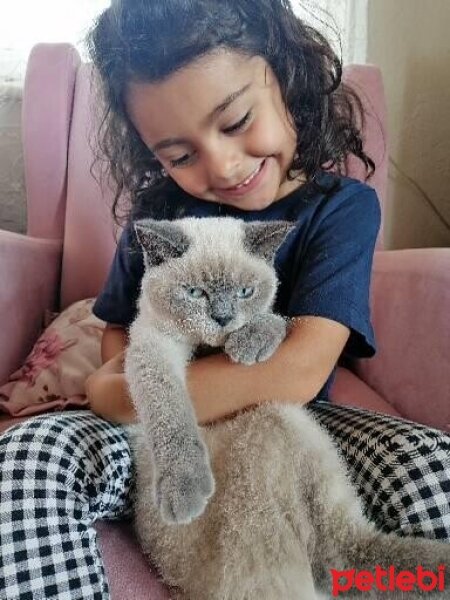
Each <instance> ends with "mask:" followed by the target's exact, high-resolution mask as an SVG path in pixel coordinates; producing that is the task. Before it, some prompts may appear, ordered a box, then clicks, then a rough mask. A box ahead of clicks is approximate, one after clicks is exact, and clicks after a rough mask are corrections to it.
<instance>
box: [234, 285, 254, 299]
mask: <svg viewBox="0 0 450 600" xmlns="http://www.w3.org/2000/svg"><path fill="white" fill-rule="evenodd" d="M254 293H255V288H252V287H243V288H240V289H239V290H238V291H237V294H236V295H237V297H238V298H241V299H245V298H250V297H251V296H253V294H254Z"/></svg>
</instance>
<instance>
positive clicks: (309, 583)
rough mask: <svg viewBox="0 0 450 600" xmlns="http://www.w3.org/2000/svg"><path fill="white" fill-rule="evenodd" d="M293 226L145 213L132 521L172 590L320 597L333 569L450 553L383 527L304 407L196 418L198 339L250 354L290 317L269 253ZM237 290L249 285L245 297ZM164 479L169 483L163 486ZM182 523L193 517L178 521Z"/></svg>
mask: <svg viewBox="0 0 450 600" xmlns="http://www.w3.org/2000/svg"><path fill="white" fill-rule="evenodd" d="M289 227H290V226H289V225H287V224H283V223H275V224H270V223H252V224H249V223H243V222H241V221H237V220H233V219H200V220H198V219H182V220H180V221H177V222H175V223H174V222H172V223H171V222H153V221H148V222H146V223H140V224H139V225H138V226H137V232H138V237H139V240H140V242H141V244H142V246H143V248H144V252H145V256H146V262H147V269H146V275H145V278H144V280H143V283H142V292H141V298H140V304H139V311H140V312H139V316H138V318H137V320H136V321H135V323H134V324H133V326H132V329H131V336H130V349H129V351H128V353H127V358H126V372H127V376H128V378H129V382H130V390H131V393H132V396H133V399H134V402H135V405H136V408H137V412H138V415H139V418H140V425H137V426H135V427H132V428H130V439H131V441H132V445H133V450H134V458H135V469H136V497H135V528H136V532H137V535H138V538H139V540H140V542H141V545H142V548H143V550H144V552H146V553H147V554H148V556H149V558H150V560H151V562H152V563H153V564H154V565H156V566H157V568H158V570H159V572H160V573H161V575H162V577H163V578H164V580H165V581H166V582H167V583H168V584H169V585H171V586H173V590H172V598H179V599H183V600H188V599H189V600H318V599H319V598H321V599H322V598H331V589H332V580H331V572H330V571H331V569H335V570H338V571H344V570H351V569H356V570H357V571H360V570H369V571H372V572H373V571H374V568H375V567H376V566H377V565H379V566H380V567H382V568H385V569H387V568H388V567H390V566H395V567H396V569H397V570H409V571H415V569H416V567H417V565H418V564H420V565H422V566H423V567H424V568H426V569H430V570H432V571H434V572H436V571H437V569H438V567H439V566H440V565H449V564H450V545H447V544H441V543H438V542H433V541H431V540H424V539H419V538H401V537H398V536H396V535H394V534H389V535H387V534H384V533H381V532H379V531H377V530H376V529H375V527H374V525H373V524H372V523H369V522H368V521H367V519H366V518H365V517H364V515H363V511H362V507H361V504H360V501H359V499H358V497H357V495H356V493H355V491H354V490H353V487H352V485H351V483H350V480H349V478H348V475H347V471H346V467H345V463H344V461H343V459H342V458H341V457H340V455H339V453H338V451H337V450H336V448H335V447H334V445H333V443H332V441H331V440H330V438H329V436H328V435H327V434H326V433H325V431H324V430H322V428H321V427H320V426H319V424H318V423H316V422H315V420H314V419H313V417H312V416H311V415H310V414H309V413H308V411H307V410H306V409H304V408H303V407H301V406H298V405H294V404H292V405H281V404H275V403H274V404H265V405H261V406H259V407H257V408H254V409H252V410H248V411H246V412H243V413H241V414H239V415H237V416H236V417H234V418H233V419H229V420H227V421H225V422H220V423H215V424H214V425H211V426H205V427H201V428H200V430H199V428H197V427H196V425H195V418H194V415H193V412H192V406H191V405H190V402H189V399H188V398H187V395H186V391H185V387H184V368H185V366H186V364H187V361H189V360H190V359H191V358H192V356H193V349H194V348H195V347H196V346H197V345H200V344H206V345H208V346H224V349H225V351H226V352H228V354H229V355H230V356H231V357H232V358H233V359H234V360H238V361H242V362H246V363H247V364H252V363H253V362H255V361H256V360H264V359H265V358H267V357H268V356H270V354H271V353H272V352H274V351H275V349H276V347H277V346H278V345H279V343H281V341H282V339H283V337H284V335H285V329H286V324H285V322H284V320H277V319H274V318H273V317H275V315H273V314H272V313H271V312H270V307H271V306H272V301H273V298H274V294H275V291H276V275H275V273H274V269H273V267H272V266H271V263H272V260H273V256H274V252H275V250H276V249H277V247H278V246H279V244H280V243H282V241H283V239H284V237H285V235H286V234H287V233H288V232H289ZM269 272H271V275H269ZM183 285H188V286H189V287H190V288H192V289H196V290H199V289H202V290H207V294H208V298H209V300H208V301H207V298H206V296H204V295H203V294H200V292H199V291H196V292H195V293H194V296H195V298H194V299H196V300H200V303H199V304H197V305H196V304H195V302H194V301H193V300H194V299H192V300H188V296H186V294H185V291H186V290H185V291H184V292H182V291H181V290H182V286H183ZM248 288H251V289H252V291H253V293H252V294H251V293H250V292H249V291H248ZM192 289H191V290H190V291H191V292H192ZM238 289H241V291H242V290H244V289H245V290H246V291H245V292H242V293H241V294H240V295H241V296H242V297H241V298H239V299H237V298H236V293H235V292H236V290H238ZM260 289H262V290H264V291H263V292H261V295H259V293H260V292H259V291H258V290H260ZM244 300H246V301H247V302H244ZM211 313H212V315H213V317H211ZM211 318H212V319H213V320H214V318H215V319H216V322H218V320H221V321H222V325H223V330H222V331H221V330H220V327H217V326H216V325H213V324H208V323H209V321H211ZM198 321H200V324H199V323H198ZM272 325H273V328H272ZM274 332H275V333H274ZM161 365H163V366H162V367H161ZM174 380H175V383H174ZM167 390H169V392H167ZM171 394H173V395H174V396H172V395H171ZM177 394H178V396H179V397H178V404H177V405H176V406H175V411H174V412H173V409H174V406H173V405H172V404H171V402H172V401H173V397H177ZM211 401H212V402H213V401H214V398H212V399H211ZM183 427H186V432H184V431H183V430H182V429H183ZM155 439H156V440H157V441H155ZM156 444H161V446H160V447H159V448H157V449H156V451H155V445H156ZM166 460H167V461H168V462H167V463H166V464H165V463H164V461H166ZM210 469H211V470H212V472H213V473H214V479H213V478H212V476H210V475H209V473H211V470H210ZM180 473H183V476H182V477H181V478H180ZM164 477H166V478H168V481H169V482H170V485H168V486H165V485H161V478H163V481H164ZM214 480H215V483H214ZM186 482H187V483H186ZM180 486H181V487H180ZM193 489H198V490H199V492H198V493H197V495H196V494H193V493H192V490H193ZM155 492H156V494H155ZM186 492H187V494H186V495H185V493H186ZM166 494H168V496H166ZM155 500H156V502H155ZM176 521H178V523H184V524H178V525H174V524H170V523H174V522H176ZM445 593H446V592H443V593H441V594H433V593H423V592H421V591H420V590H417V591H415V592H405V593H403V592H399V591H388V592H383V593H382V597H383V598H386V599H389V600H394V599H395V600H397V599H400V598H403V599H404V600H408V599H410V598H411V599H412V598H420V597H427V598H434V597H440V598H444V597H445ZM341 597H342V598H372V599H373V598H379V597H380V592H379V591H378V590H376V589H375V588H374V589H373V590H372V591H367V592H364V593H361V592H355V591H354V589H353V590H349V591H348V592H346V593H343V594H342V595H341Z"/></svg>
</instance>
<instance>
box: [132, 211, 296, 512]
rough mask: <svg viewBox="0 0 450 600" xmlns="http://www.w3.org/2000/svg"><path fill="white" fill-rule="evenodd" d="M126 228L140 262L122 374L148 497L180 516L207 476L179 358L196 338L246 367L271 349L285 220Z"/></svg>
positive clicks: (196, 505)
mask: <svg viewBox="0 0 450 600" xmlns="http://www.w3.org/2000/svg"><path fill="white" fill-rule="evenodd" d="M135 229H136V234H137V237H138V239H139V242H140V243H141V245H142V248H143V251H144V257H145V263H146V268H145V274H144V277H143V280H142V286H141V294H140V299H139V306H138V315H137V317H136V319H135V321H134V323H133V324H132V326H131V329H130V334H129V338H130V341H129V347H128V350H127V353H126V359H125V373H126V377H127V381H128V384H129V388H130V392H131V397H132V400H133V402H134V405H135V407H136V410H137V414H138V417H139V421H140V422H141V423H142V426H143V427H144V429H145V431H146V432H147V435H148V450H149V453H148V454H149V459H150V457H151V459H152V464H153V467H154V471H155V481H154V485H153V490H154V499H155V502H156V504H157V505H158V507H159V509H160V511H161V515H162V517H163V518H164V519H165V521H166V522H168V523H189V522H190V521H191V520H192V519H193V518H195V517H198V516H199V515H200V514H201V513H202V512H203V511H204V509H205V506H206V503H207V501H208V499H209V498H210V497H211V495H212V494H213V493H214V478H213V475H212V472H211V468H210V464H209V457H208V453H207V451H206V448H205V445H204V442H203V440H202V436H201V433H200V430H199V427H198V425H197V419H196V416H195V414H194V410H193V407H192V404H191V401H190V398H189V395H188V391H187V386H186V380H185V379H186V365H187V364H188V362H189V361H190V360H191V359H192V358H193V356H194V353H195V351H196V349H197V348H200V347H202V346H203V347H204V346H205V345H207V346H210V347H223V349H224V351H225V352H226V353H227V354H228V355H229V357H230V358H231V359H233V360H234V361H236V362H241V363H245V364H248V365H250V364H253V363H255V362H256V361H261V360H265V359H267V358H268V357H269V356H271V355H272V354H273V352H274V351H275V350H276V348H277V347H278V346H279V344H280V342H281V341H282V340H283V339H284V337H285V335H286V321H285V319H284V318H283V317H281V316H279V315H275V314H274V313H273V312H272V310H271V307H272V304H273V301H274V299H275V294H276V290H277V277H276V273H275V270H274V269H273V268H272V266H271V264H270V263H271V261H272V260H273V257H274V254H275V251H276V250H277V248H278V246H279V245H280V244H281V242H282V241H283V240H284V238H285V237H286V235H287V233H288V232H289V231H290V229H292V225H291V224H289V223H286V222H284V221H282V222H280V221H277V222H269V223H264V222H258V223H252V224H245V223H244V222H242V221H240V220H237V219H232V218H227V219H224V218H222V219H220V218H210V219H198V218H185V219H180V220H178V221H177V222H176V223H175V222H172V221H155V220H151V219H148V220H146V221H140V222H138V223H136V225H135ZM211 401H212V402H213V401H214V399H212V400H211Z"/></svg>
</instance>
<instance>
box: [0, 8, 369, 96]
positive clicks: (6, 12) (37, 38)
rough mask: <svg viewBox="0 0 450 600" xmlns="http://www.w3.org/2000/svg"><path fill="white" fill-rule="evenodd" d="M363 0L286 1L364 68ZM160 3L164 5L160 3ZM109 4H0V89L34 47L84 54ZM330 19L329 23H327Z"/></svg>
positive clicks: (16, 80) (16, 78) (20, 70)
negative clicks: (65, 47)
mask: <svg viewBox="0 0 450 600" xmlns="http://www.w3.org/2000/svg"><path fill="white" fill-rule="evenodd" d="M367 1H368V0H291V2H292V4H293V6H294V9H295V10H296V12H297V13H298V14H299V16H301V17H302V18H304V19H306V20H307V21H308V22H309V23H311V25H313V26H315V27H317V28H318V29H320V30H323V32H324V33H325V34H326V35H327V36H329V37H330V38H331V39H332V42H333V44H334V46H335V48H336V49H337V51H340V45H339V42H338V39H337V36H336V34H335V32H333V29H335V30H337V31H338V32H339V36H340V39H341V42H342V51H343V59H344V62H346V63H349V62H365V60H366V37H367V22H366V21H367ZM161 2H164V0H161ZM109 4H110V0H36V1H35V0H1V1H0V83H9V84H12V85H19V86H20V84H21V82H22V80H23V75H24V72H25V65H26V60H27V56H28V54H29V51H30V49H31V47H32V46H33V45H34V44H36V43H37V42H71V43H73V44H75V45H76V46H77V47H78V48H79V49H80V51H81V53H82V54H83V53H84V47H83V38H84V35H85V34H86V31H87V29H88V27H89V25H90V24H91V23H92V20H93V19H94V17H95V16H96V15H97V14H99V13H100V11H102V10H103V9H104V8H106V7H107V6H109ZM330 16H331V18H330Z"/></svg>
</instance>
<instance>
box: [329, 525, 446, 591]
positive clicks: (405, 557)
mask: <svg viewBox="0 0 450 600" xmlns="http://www.w3.org/2000/svg"><path fill="white" fill-rule="evenodd" d="M351 529H352V532H351V534H350V535H349V537H348V538H347V543H345V544H344V548H343V550H342V551H341V558H342V565H343V566H344V568H343V569H339V570H330V574H331V577H332V585H333V589H334V591H336V590H339V589H341V590H343V589H344V588H348V589H349V590H350V589H352V591H355V588H356V587H357V585H358V581H359V585H360V586H361V585H362V586H363V587H364V585H365V586H366V587H370V582H371V581H372V592H374V594H375V595H374V596H373V597H375V598H378V595H377V593H378V594H380V592H383V598H386V599H387V598H407V597H410V596H411V597H413V598H421V597H427V598H448V597H450V572H448V570H449V569H450V544H449V543H443V542H439V541H435V540H429V539H424V538H418V537H400V536H398V535H396V534H394V533H389V534H386V533H382V532H379V531H376V530H370V529H368V530H364V529H363V530H360V531H358V530H356V531H355V528H354V527H352V528H351ZM361 571H365V572H366V575H362V576H361V575H360V576H359V577H360V579H359V580H358V579H357V577H358V573H361ZM401 571H403V572H407V574H403V575H400V578H399V573H400V572H401ZM367 572H369V573H370V575H367ZM339 573H341V575H339ZM364 577H365V580H364V581H365V583H364V582H363V578H364ZM402 590H403V591H402ZM408 590H409V592H410V593H409V595H408V593H406V594H405V595H403V592H407V591H408ZM359 591H360V592H361V591H362V589H360V590H359ZM363 596H364V595H363ZM342 597H343V598H345V597H346V595H345V594H343V595H342ZM347 597H352V596H351V594H350V595H347ZM365 597H371V596H370V595H369V594H366V595H365Z"/></svg>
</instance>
